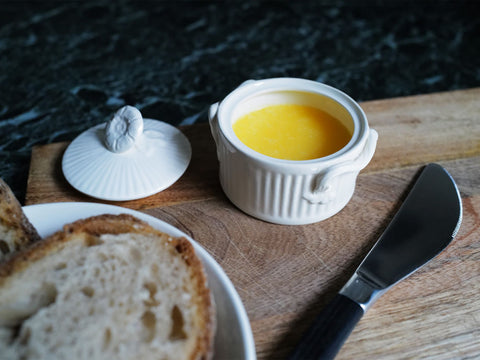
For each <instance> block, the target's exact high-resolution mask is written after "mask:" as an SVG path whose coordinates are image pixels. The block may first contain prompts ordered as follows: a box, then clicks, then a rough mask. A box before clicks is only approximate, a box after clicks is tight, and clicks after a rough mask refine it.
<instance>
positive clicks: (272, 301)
mask: <svg viewBox="0 0 480 360" xmlns="http://www.w3.org/2000/svg"><path fill="white" fill-rule="evenodd" d="M478 99H480V89H472V90H465V91H457V92H451V93H440V94H432V95H422V96H414V97H407V98H398V99H389V100H379V101H371V102H365V103H362V104H361V106H362V107H363V109H364V110H365V112H366V114H367V116H368V118H369V121H370V124H371V126H372V127H373V128H375V129H376V130H377V131H378V132H379V136H380V137H379V143H378V147H377V151H376V154H375V156H374V158H373V160H372V162H371V163H370V164H369V165H368V167H367V168H366V169H365V170H364V171H362V173H361V174H360V176H359V177H358V180H357V187H356V190H355V194H354V196H353V198H352V200H351V201H350V202H349V204H348V205H347V206H346V207H345V208H344V209H343V210H342V211H341V212H340V213H338V214H337V215H335V216H334V217H332V218H330V219H327V220H325V221H322V222H320V223H316V224H310V225H304V226H283V225H274V224H269V223H265V222H262V221H260V220H256V219H254V218H252V217H250V216H248V215H246V214H244V213H242V212H241V211H240V210H238V209H237V208H235V207H234V206H233V205H232V204H231V203H230V202H229V201H228V199H227V198H226V197H225V196H224V195H223V193H222V192H221V189H220V186H219V184H218V180H217V171H218V167H217V163H216V158H215V148H214V144H213V140H212V139H211V137H210V134H209V129H208V125H206V124H202V125H193V126H191V127H186V128H184V129H183V131H184V132H185V134H186V135H187V137H188V138H189V139H190V141H191V143H192V148H193V154H194V156H193V158H192V163H191V167H190V168H189V169H188V170H187V172H186V174H185V175H184V176H183V177H182V178H181V179H180V180H179V181H178V182H177V183H176V184H174V185H173V186H172V187H171V188H169V189H167V190H165V191H164V192H162V193H160V194H157V195H154V196H152V197H150V198H147V199H144V200H139V201H133V202H126V203H120V204H119V203H116V204H117V205H122V206H128V207H131V208H135V209H140V210H142V211H144V212H146V213H148V214H151V215H153V216H156V217H158V218H160V219H162V220H165V221H167V222H168V223H170V224H172V225H174V226H176V227H177V228H179V229H180V230H182V231H184V232H186V233H187V234H189V235H191V236H192V237H193V238H194V239H195V240H196V241H198V242H199V243H200V244H201V245H202V246H203V247H205V248H206V250H207V251H208V252H209V253H210V254H212V256H213V257H214V258H215V259H216V260H217V261H218V262H219V263H220V265H221V266H222V267H223V269H224V270H225V272H226V273H227V275H228V276H229V277H230V279H231V280H232V282H233V284H234V285H235V287H236V289H237V291H238V293H239V294H240V296H241V298H242V300H243V302H244V304H245V307H246V309H247V313H248V316H249V318H250V321H251V324H252V329H253V332H254V337H255V343H256V350H257V355H258V358H259V359H283V358H285V356H286V355H287V354H288V353H289V352H290V351H291V350H292V349H293V347H294V346H295V344H296V343H297V342H298V340H299V338H300V336H301V333H302V332H303V331H304V330H305V329H306V328H307V327H308V325H309V324H310V321H311V320H312V319H313V316H314V315H316V314H318V313H319V312H320V311H321V309H322V307H323V306H324V305H325V304H326V303H327V302H328V301H329V300H330V299H331V298H333V296H334V295H335V293H336V292H337V291H338V290H339V289H340V288H341V287H342V286H343V284H344V282H345V281H346V280H348V278H349V277H350V276H351V274H352V273H353V271H354V270H355V268H356V266H357V265H358V264H359V263H360V261H361V259H362V258H363V256H364V255H365V254H366V253H367V252H368V250H369V249H370V248H371V246H372V245H373V244H374V243H375V241H376V239H377V238H378V236H379V234H380V233H381V232H382V231H383V229H384V228H385V226H386V224H387V223H388V221H389V220H390V219H391V218H392V216H393V214H394V213H395V211H396V210H397V209H398V207H399V206H400V204H401V202H402V200H403V199H404V198H405V196H406V194H407V193H408V190H409V188H410V187H411V185H412V184H413V181H414V179H415V177H416V176H417V175H418V173H419V171H420V170H421V168H422V167H423V166H424V165H425V164H426V163H428V162H438V163H439V164H441V165H442V166H444V167H445V168H446V169H447V170H448V171H449V172H450V173H451V174H452V176H453V177H454V179H455V180H456V182H457V185H458V187H459V189H460V193H461V196H462V200H463V222H462V226H461V228H460V231H459V233H458V235H457V238H456V239H455V240H454V242H453V243H452V244H451V245H450V246H449V247H447V249H446V250H445V251H443V252H442V253H441V254H440V255H439V256H438V257H437V258H435V259H434V260H433V261H432V262H430V263H429V264H427V265H426V266H425V267H424V268H422V269H420V270H419V271H418V272H417V273H415V274H414V275H412V276H411V277H409V278H408V279H406V280H404V281H403V282H401V283H399V284H398V285H396V286H395V287H394V288H393V289H392V290H390V291H389V292H387V293H386V294H385V295H384V296H383V297H382V298H380V300H378V302H377V303H376V304H375V305H374V306H373V307H372V308H371V309H370V310H369V311H368V312H367V314H366V315H365V316H364V318H363V319H362V320H361V321H360V323H359V324H358V326H357V327H356V329H355V330H354V331H353V333H352V335H351V336H350V338H349V339H348V340H347V342H346V344H345V345H344V347H343V348H342V350H341V351H340V353H339V355H338V357H337V358H338V359H340V360H342V359H343V360H346V359H348V360H350V359H392V360H393V359H395V360H397V359H475V358H480V341H479V340H478V339H480V227H479V225H480V100H478ZM66 145H67V144H65V143H63V144H51V145H46V146H42V147H37V148H35V149H34V151H33V153H32V165H31V171H30V179H29V183H28V189H27V198H26V202H27V203H28V204H34V203H42V202H55V201H94V199H91V198H88V197H85V196H82V195H80V194H78V193H77V192H76V191H75V190H73V189H72V188H70V187H69V185H68V184H66V182H65V180H64V179H63V178H62V176H61V172H60V171H59V169H58V167H59V159H60V158H61V154H62V152H63V150H64V149H65V146H66Z"/></svg>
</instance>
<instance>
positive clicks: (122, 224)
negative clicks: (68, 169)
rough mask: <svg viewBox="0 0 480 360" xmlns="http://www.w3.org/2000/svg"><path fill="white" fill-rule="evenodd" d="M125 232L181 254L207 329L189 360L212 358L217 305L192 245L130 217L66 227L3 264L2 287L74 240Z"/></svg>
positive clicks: (0, 269) (0, 266) (107, 216)
mask: <svg viewBox="0 0 480 360" xmlns="http://www.w3.org/2000/svg"><path fill="white" fill-rule="evenodd" d="M124 233H125V234H127V233H139V234H151V235H155V236H156V237H158V238H159V239H162V240H163V241H164V242H165V243H166V244H168V246H169V250H170V251H175V252H176V253H178V254H179V255H180V256H181V258H182V259H183V261H184V262H185V263H186V264H187V267H188V269H189V272H190V276H191V279H192V281H193V283H194V287H195V289H196V294H197V295H195V301H196V304H197V305H198V309H200V311H201V317H200V319H201V320H200V321H201V325H202V328H204V329H205V331H203V332H202V333H201V335H200V336H199V338H198V340H197V341H196V345H195V350H194V351H193V353H192V356H191V357H190V358H189V359H191V360H196V359H202V360H203V359H209V358H211V356H212V351H213V337H214V331H215V316H214V312H215V311H214V303H213V299H212V297H211V294H210V290H209V288H208V285H207V278H206V275H205V272H204V268H203V264H202V262H201V260H200V259H199V258H198V256H197V255H196V253H195V250H194V247H193V245H192V244H191V243H190V241H188V240H187V239H186V238H183V237H171V236H169V235H167V234H165V233H163V232H161V231H159V230H157V229H154V228H153V227H151V226H150V225H148V224H147V223H146V222H144V221H142V220H139V219H137V218H135V217H134V216H131V215H128V214H120V215H110V214H104V215H99V216H93V217H90V218H87V219H82V220H78V221H76V222H74V223H71V224H67V225H65V226H64V227H63V229H62V230H60V231H58V232H56V233H55V234H53V235H51V236H49V237H48V238H46V239H45V240H43V241H40V242H36V243H34V244H33V245H32V246H30V247H28V248H26V249H24V250H23V251H21V252H18V253H16V254H14V255H13V256H12V257H10V258H9V259H7V261H6V262H4V263H3V264H0V288H1V287H3V286H7V283H8V281H10V280H12V278H13V277H14V275H15V274H16V273H18V272H22V271H25V270H26V269H27V268H28V267H29V266H30V265H31V264H32V263H34V262H36V261H38V260H40V259H42V258H43V257H45V256H47V255H52V254H55V253H57V252H58V251H59V250H60V249H62V248H63V247H65V246H68V244H69V242H70V241H71V240H72V239H74V240H75V241H78V239H81V240H80V241H84V242H85V244H86V245H89V244H88V242H90V241H97V239H98V237H100V236H101V235H103V234H113V235H118V234H124ZM74 234H82V236H71V235H74ZM92 245H93V244H92Z"/></svg>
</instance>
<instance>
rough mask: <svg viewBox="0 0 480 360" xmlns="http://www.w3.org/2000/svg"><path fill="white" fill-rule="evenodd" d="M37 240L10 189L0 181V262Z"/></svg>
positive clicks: (33, 229) (38, 237) (35, 233)
mask: <svg viewBox="0 0 480 360" xmlns="http://www.w3.org/2000/svg"><path fill="white" fill-rule="evenodd" d="M38 240H40V236H39V235H38V233H37V230H35V228H34V227H33V225H32V224H31V223H30V221H28V219H27V217H26V216H25V214H24V213H23V210H22V206H21V205H20V203H19V202H18V200H17V198H16V197H15V195H14V194H13V192H12V190H11V189H10V187H9V186H8V185H7V184H6V183H5V182H4V181H3V180H2V179H0V261H3V260H5V259H6V258H7V257H8V256H10V255H11V254H12V253H14V252H16V251H18V250H20V249H23V248H25V247H27V246H29V245H30V244H32V243H33V242H35V241H38Z"/></svg>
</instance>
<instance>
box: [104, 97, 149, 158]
mask: <svg viewBox="0 0 480 360" xmlns="http://www.w3.org/2000/svg"><path fill="white" fill-rule="evenodd" d="M142 133H143V117H142V113H141V112H140V111H139V110H138V109H137V108H135V107H133V106H129V105H127V106H124V107H122V108H121V109H120V110H118V111H117V112H116V113H115V115H113V117H112V119H111V120H110V121H109V122H108V123H107V127H106V128H105V144H106V145H107V147H108V149H109V150H110V151H112V152H114V153H122V152H124V151H127V150H128V149H130V148H131V147H132V146H133V145H134V144H135V141H136V140H137V139H138V138H139V137H140V136H141V135H142Z"/></svg>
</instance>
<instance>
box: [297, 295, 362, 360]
mask: <svg viewBox="0 0 480 360" xmlns="http://www.w3.org/2000/svg"><path fill="white" fill-rule="evenodd" d="M363 314H364V311H363V309H362V307H361V306H360V305H358V304H357V303H356V302H355V301H353V300H351V299H349V298H348V297H346V296H344V295H341V294H337V295H336V296H335V298H334V299H333V300H332V302H331V303H330V304H328V305H327V307H326V308H325V309H323V311H322V312H321V313H320V314H319V315H318V316H317V318H316V319H315V320H314V322H313V324H312V325H311V327H310V328H309V329H308V331H307V332H306V333H305V335H304V336H303V338H302V339H301V340H300V344H299V345H297V347H296V348H295V350H294V352H293V353H292V355H291V356H290V357H289V360H314V359H315V360H320V359H321V360H327V359H333V358H334V357H335V356H336V355H337V353H338V351H339V350H340V348H341V347H342V345H343V343H344V342H345V340H347V338H348V336H349V335H350V333H351V332H352V330H353V328H354V327H355V325H356V324H357V323H358V321H359V320H360V318H361V317H362V316H363Z"/></svg>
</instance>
